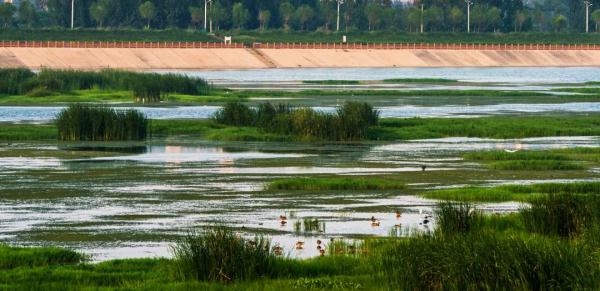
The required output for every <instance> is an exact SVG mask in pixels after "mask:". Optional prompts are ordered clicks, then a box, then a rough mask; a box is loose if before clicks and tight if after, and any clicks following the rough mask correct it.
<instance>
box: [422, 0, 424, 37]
mask: <svg viewBox="0 0 600 291" xmlns="http://www.w3.org/2000/svg"><path fill="white" fill-rule="evenodd" d="M423 10H424V7H423V3H421V33H423V12H424V11H423Z"/></svg>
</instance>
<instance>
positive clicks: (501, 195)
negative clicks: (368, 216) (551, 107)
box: [421, 182, 600, 202]
mask: <svg viewBox="0 0 600 291" xmlns="http://www.w3.org/2000/svg"><path fill="white" fill-rule="evenodd" d="M559 193H573V194H589V195H597V194H600V182H575V183H540V184H530V185H502V186H496V187H463V188H452V189H441V190H432V191H428V192H424V193H422V194H421V196H422V197H425V198H430V199H441V200H453V201H479V202H503V201H530V200H532V199H536V198H538V197H542V196H544V195H548V194H559Z"/></svg>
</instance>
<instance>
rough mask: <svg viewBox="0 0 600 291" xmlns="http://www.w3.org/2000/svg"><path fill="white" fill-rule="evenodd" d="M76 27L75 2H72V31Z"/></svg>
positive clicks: (72, 0)
mask: <svg viewBox="0 0 600 291" xmlns="http://www.w3.org/2000/svg"><path fill="white" fill-rule="evenodd" d="M74 27H75V0H71V29H73V28H74Z"/></svg>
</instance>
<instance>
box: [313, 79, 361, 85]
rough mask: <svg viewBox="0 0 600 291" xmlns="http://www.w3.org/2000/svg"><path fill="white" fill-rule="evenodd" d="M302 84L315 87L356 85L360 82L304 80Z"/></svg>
mask: <svg viewBox="0 0 600 291" xmlns="http://www.w3.org/2000/svg"><path fill="white" fill-rule="evenodd" d="M302 83H304V84H317V85H358V84H360V81H357V80H304V81H302Z"/></svg>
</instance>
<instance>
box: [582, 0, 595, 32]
mask: <svg viewBox="0 0 600 291" xmlns="http://www.w3.org/2000/svg"><path fill="white" fill-rule="evenodd" d="M583 4H584V5H585V33H588V32H589V31H590V7H592V5H593V4H592V1H590V0H584V1H583Z"/></svg>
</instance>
